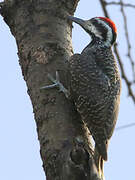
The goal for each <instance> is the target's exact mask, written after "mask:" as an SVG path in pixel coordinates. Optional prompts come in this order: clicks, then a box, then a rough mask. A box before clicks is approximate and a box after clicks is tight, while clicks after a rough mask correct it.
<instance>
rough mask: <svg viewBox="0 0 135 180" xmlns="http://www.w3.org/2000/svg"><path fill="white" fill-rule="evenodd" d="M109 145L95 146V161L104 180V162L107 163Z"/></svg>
mask: <svg viewBox="0 0 135 180" xmlns="http://www.w3.org/2000/svg"><path fill="white" fill-rule="evenodd" d="M107 144H108V143H105V144H102V145H101V146H99V144H98V145H97V144H96V145H95V151H94V159H95V164H96V167H97V170H98V173H99V176H100V178H101V179H102V180H104V161H107V146H108V145H107Z"/></svg>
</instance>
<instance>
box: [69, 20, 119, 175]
mask: <svg viewBox="0 0 135 180" xmlns="http://www.w3.org/2000/svg"><path fill="white" fill-rule="evenodd" d="M69 19H70V20H71V21H73V22H75V23H77V24H79V25H80V26H81V27H82V28H83V29H84V30H85V31H86V32H87V33H88V34H89V35H90V37H91V42H90V43H89V44H88V45H87V46H86V47H85V48H84V49H83V51H82V52H81V54H74V55H73V56H72V57H71V58H70V60H69V70H70V94H71V98H72V99H73V101H74V103H75V106H76V108H77V111H78V112H79V114H80V115H81V118H82V120H83V121H84V123H86V125H87V127H88V129H89V130H90V133H91V135H92V137H93V139H94V141H95V154H96V155H97V153H98V158H96V161H97V162H96V164H97V167H98V170H99V169H100V171H101V176H103V161H104V160H105V161H106V160H107V148H108V142H109V139H110V138H111V136H112V134H113V131H114V127H115V124H116V121H117V117H118V111H119V104H120V92H121V79H120V75H119V71H118V67H117V63H116V60H115V58H114V56H113V53H112V49H111V47H112V46H113V44H114V42H115V40H116V36H117V29H116V26H115V24H114V23H113V21H112V20H110V19H109V18H105V17H95V18H92V19H90V20H82V19H79V18H76V17H72V16H69Z"/></svg>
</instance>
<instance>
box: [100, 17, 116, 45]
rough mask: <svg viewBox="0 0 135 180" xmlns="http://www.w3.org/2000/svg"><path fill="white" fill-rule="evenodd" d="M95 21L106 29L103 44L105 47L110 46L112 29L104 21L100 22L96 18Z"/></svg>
mask: <svg viewBox="0 0 135 180" xmlns="http://www.w3.org/2000/svg"><path fill="white" fill-rule="evenodd" d="M97 21H98V22H99V23H100V24H102V25H103V26H104V27H105V28H106V29H108V31H107V37H106V41H105V44H106V45H110V44H111V41H112V36H113V35H112V28H111V27H110V26H109V25H107V24H106V23H105V22H104V21H102V20H100V19H98V18H97Z"/></svg>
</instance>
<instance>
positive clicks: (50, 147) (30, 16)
mask: <svg viewBox="0 0 135 180" xmlns="http://www.w3.org/2000/svg"><path fill="white" fill-rule="evenodd" d="M77 3H78V0H53V1H52V0H5V1H4V3H1V9H0V13H1V15H2V16H3V17H4V20H5V22H6V23H7V24H8V26H9V27H10V30H11V33H12V34H13V36H14V37H15V39H16V43H17V47H18V56H19V63H20V65H21V69H22V74H23V76H24V80H25V81H26V84H27V87H28V94H29V96H30V98H31V102H32V105H33V111H34V115H35V121H36V124H37V132H38V139H39V142H40V153H41V158H42V161H43V168H44V171H45V172H46V179H47V180H69V179H70V180H98V179H99V178H98V173H97V171H96V168H95V164H94V161H93V158H92V150H91V144H90V138H89V132H88V130H87V128H86V127H85V126H84V124H82V122H81V119H80V117H79V115H78V114H77V112H76V110H75V109H74V105H73V104H72V102H70V100H68V99H66V98H65V96H64V94H62V93H60V92H58V90H57V89H51V90H41V89H40V88H41V87H42V86H44V85H48V84H50V81H49V80H48V78H47V74H48V73H50V74H52V75H53V76H55V72H56V70H57V71H59V74H60V79H61V81H62V83H64V85H65V86H66V85H67V83H66V81H67V78H66V73H67V67H68V66H67V61H68V59H69V57H70V56H71V55H72V54H73V51H72V44H71V30H72V27H71V23H70V22H68V20H67V15H73V13H74V11H75V9H76V6H77Z"/></svg>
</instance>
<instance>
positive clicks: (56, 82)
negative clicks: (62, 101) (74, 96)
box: [40, 71, 69, 98]
mask: <svg viewBox="0 0 135 180" xmlns="http://www.w3.org/2000/svg"><path fill="white" fill-rule="evenodd" d="M47 76H48V79H49V80H50V81H52V82H53V84H51V85H48V86H43V87H41V88H40V89H52V88H55V87H57V88H59V92H63V93H64V94H65V96H66V98H68V97H69V91H68V90H67V89H66V88H65V87H64V86H63V84H62V83H61V82H60V78H59V74H58V71H56V79H54V78H53V76H52V75H51V74H48V75H47Z"/></svg>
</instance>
